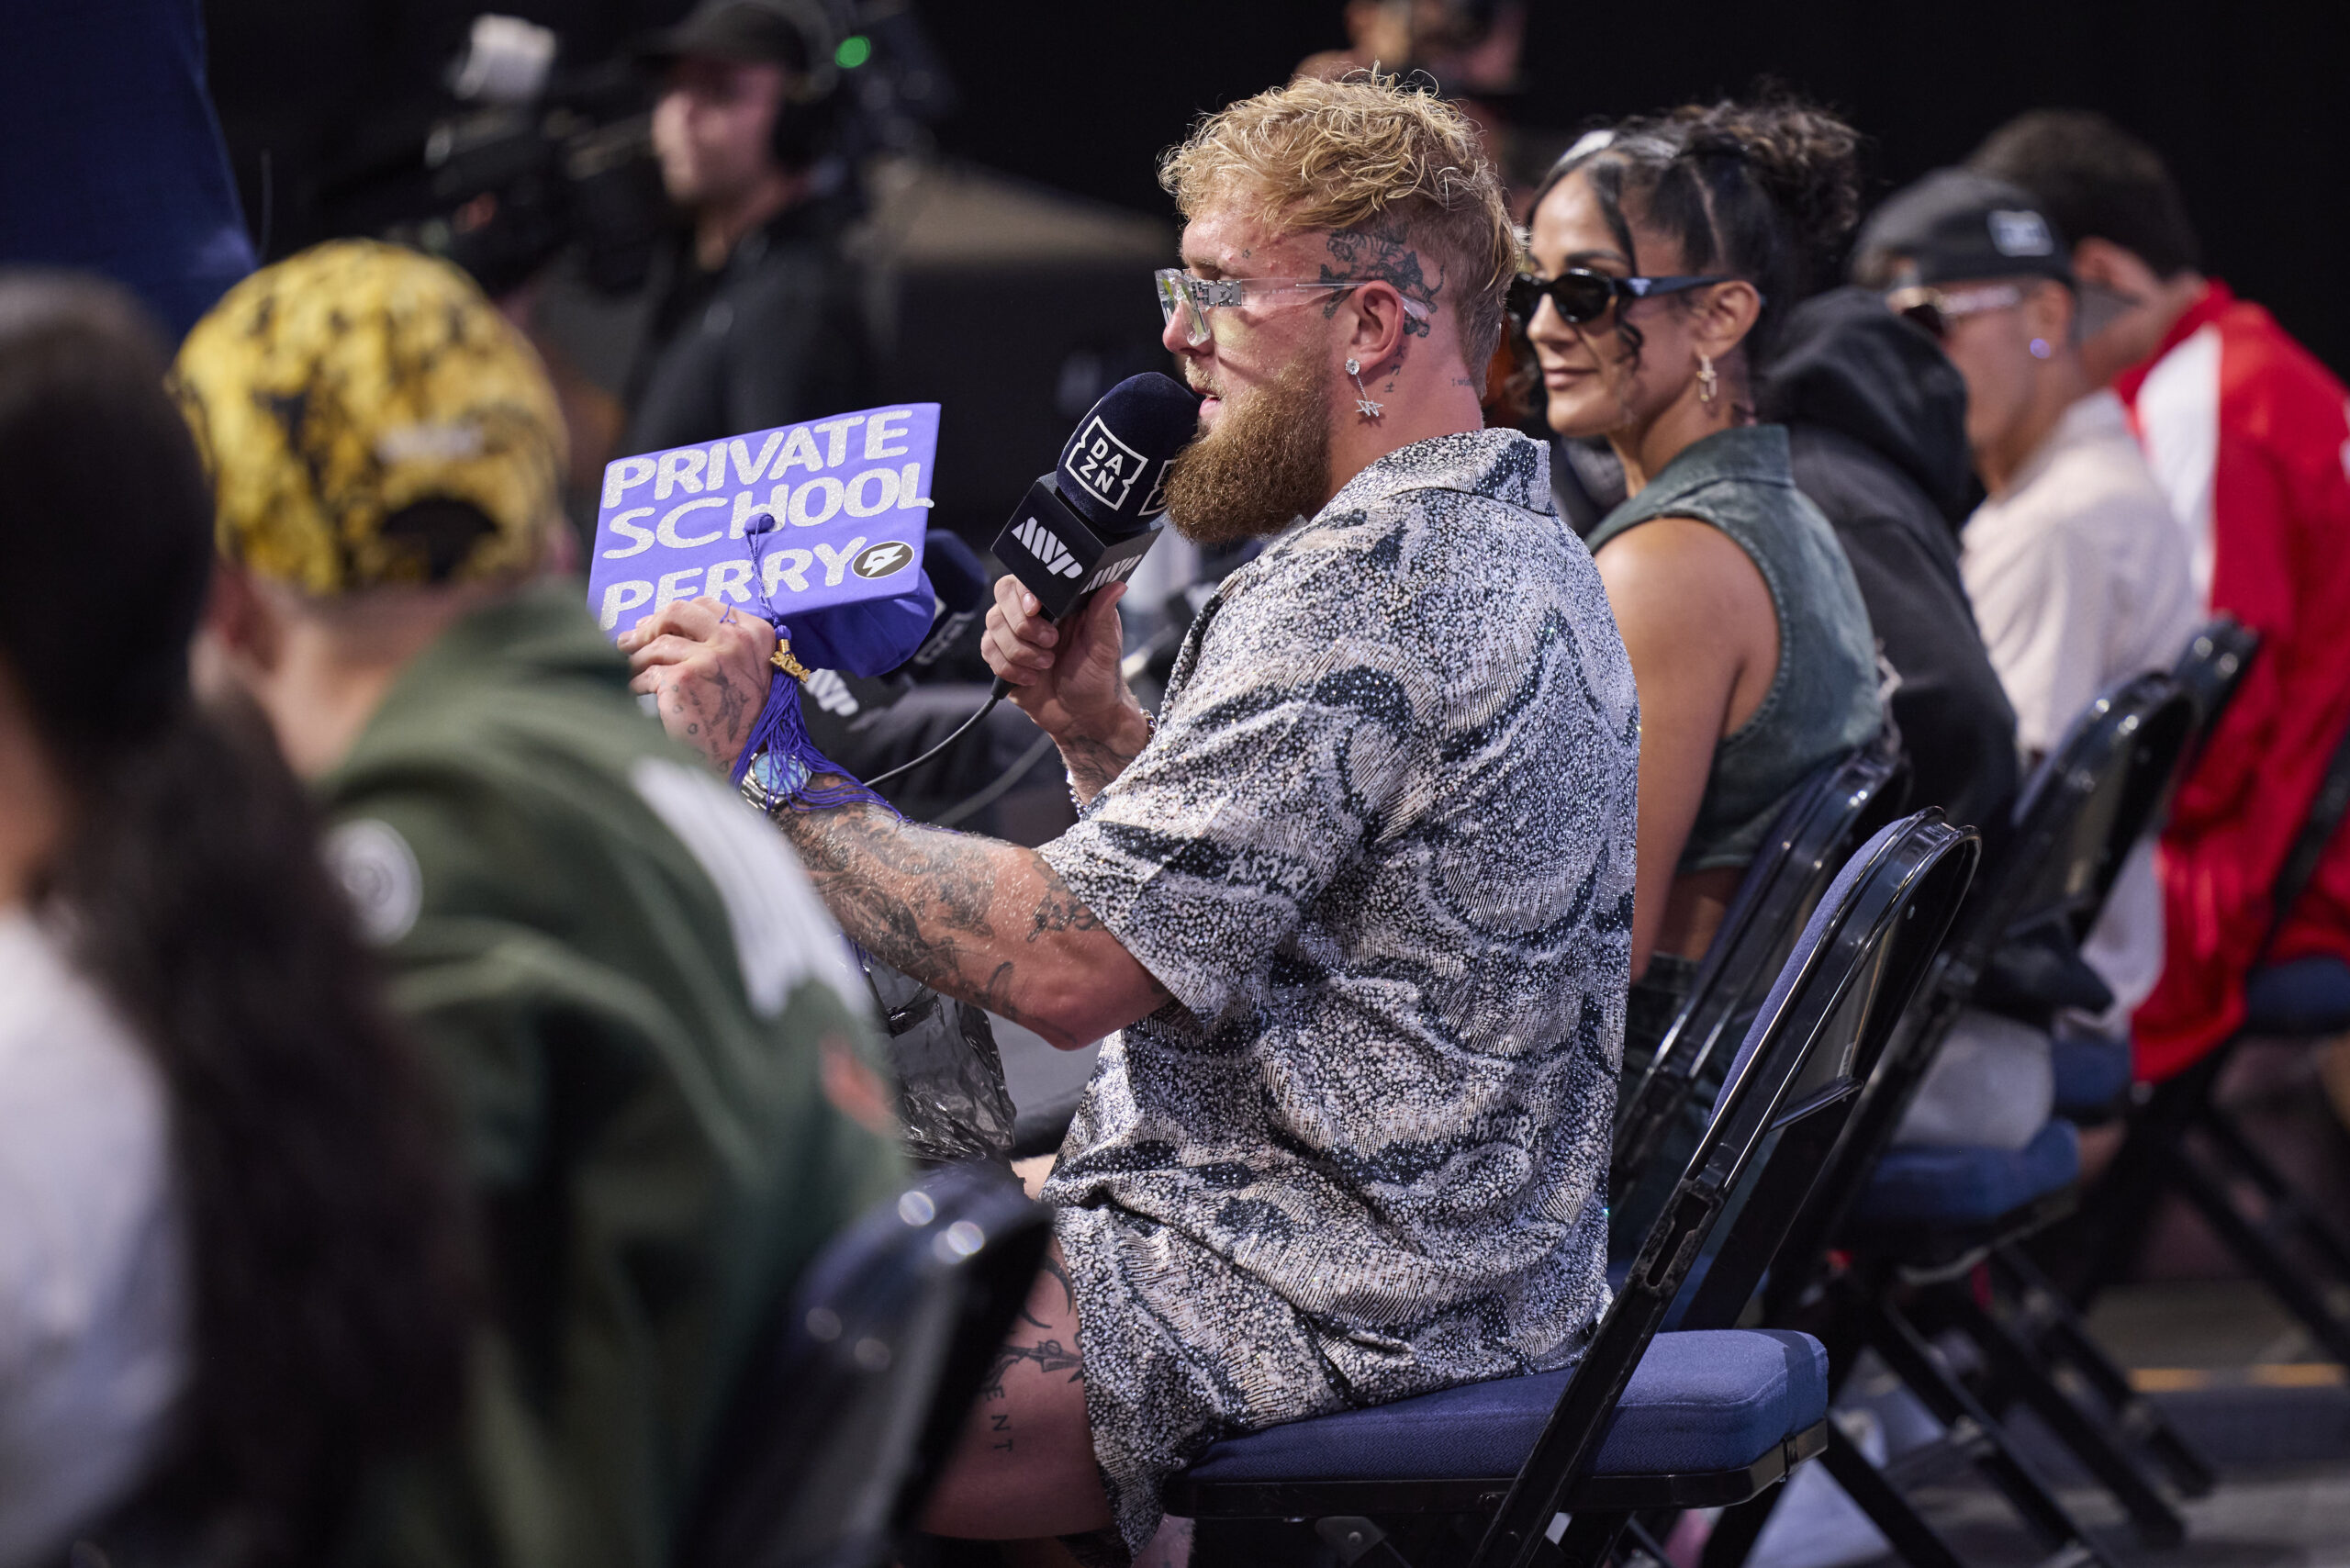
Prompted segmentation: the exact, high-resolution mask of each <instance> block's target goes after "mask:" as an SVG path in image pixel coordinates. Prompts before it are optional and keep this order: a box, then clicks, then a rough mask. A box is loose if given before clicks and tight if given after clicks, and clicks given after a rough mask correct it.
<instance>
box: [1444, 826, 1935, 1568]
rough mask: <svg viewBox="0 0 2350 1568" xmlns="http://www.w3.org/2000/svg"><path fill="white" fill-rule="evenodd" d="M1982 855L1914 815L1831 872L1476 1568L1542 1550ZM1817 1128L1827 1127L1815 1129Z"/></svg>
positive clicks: (1749, 1260)
mask: <svg viewBox="0 0 2350 1568" xmlns="http://www.w3.org/2000/svg"><path fill="white" fill-rule="evenodd" d="M1979 849H1980V840H1979V839H1978V838H1977V837H1976V835H1975V833H1974V831H1973V830H1972V829H1966V828H1953V827H1952V826H1950V825H1949V824H1948V823H1943V822H1942V820H1941V813H1940V812H1931V811H1929V812H1919V813H1918V814H1917V815H1915V816H1911V817H1908V818H1905V819H1903V820H1902V821H1900V822H1897V823H1890V824H1888V825H1887V826H1886V827H1885V828H1883V829H1881V830H1879V832H1878V833H1877V834H1876V835H1875V836H1874V837H1873V838H1872V839H1871V840H1870V841H1869V842H1868V844H1867V845H1866V846H1863V848H1862V849H1861V851H1860V852H1859V853H1857V854H1855V855H1854V856H1852V858H1851V859H1850V860H1849V861H1848V862H1847V863H1846V865H1845V867H1844V868H1843V869H1842V870H1841V871H1840V872H1839V873H1838V874H1837V876H1836V878H1835V879H1834V881H1833V882H1832V883H1831V884H1830V887H1829V888H1828V890H1827V892H1826V893H1825V895H1824V896H1823V897H1822V898H1821V899H1820V901H1819V904H1818V908H1817V909H1816V910H1815V911H1814V912H1813V913H1812V916H1811V918H1810V920H1809V921H1808V922H1807V924H1806V925H1805V927H1804V931H1803V934H1802V935H1801V937H1800V938H1799V939H1798V940H1797V941H1796V944H1795V947H1794V951H1793V952H1792V953H1790V954H1789V956H1788V958H1787V961H1786V963H1785V966H1783V967H1782V969H1781V970H1780V973H1779V976H1778V978H1777V980H1776V981H1775V983H1774V985H1773V986H1772V989H1771V994H1770V996H1769V997H1768V998H1766V999H1765V1001H1764V1002H1763V1004H1762V1010H1761V1012H1760V1013H1759V1014H1757V1016H1756V1018H1755V1021H1754V1025H1753V1026H1752V1028H1751V1030H1750V1031H1749V1032H1748V1034H1747V1037H1746V1039H1745V1041H1744V1042H1743V1044H1742V1045H1741V1046H1740V1050H1739V1053H1738V1056H1737V1058H1736V1059H1735V1061H1734V1063H1733V1065H1732V1067H1731V1069H1730V1071H1729V1077H1728V1078H1727V1079H1726V1080H1725V1081H1724V1083H1723V1087H1722V1092H1721V1096H1720V1098H1719V1100H1718V1103H1717V1106H1716V1110H1715V1114H1714V1116H1713V1120H1712V1122H1711V1124H1710V1125H1709V1126H1707V1130H1706V1134H1705V1137H1703V1138H1702V1139H1701V1140H1700V1141H1699V1143H1698V1146H1697V1148H1696V1151H1695V1154H1693V1155H1692V1156H1691V1158H1690V1160H1689V1163H1688V1166H1687V1168H1686V1169H1685V1170H1684V1173H1683V1175H1682V1178H1681V1181H1680V1182H1679V1184H1678V1185H1677V1186H1676V1187H1675V1189H1674V1191H1673V1198H1672V1201H1671V1202H1670V1203H1669V1204H1668V1205H1667V1206H1666V1209H1665V1212H1664V1215H1663V1217H1662V1219H1660V1220H1659V1221H1658V1222H1657V1225H1656V1226H1655V1228H1654V1229H1653V1230H1651V1232H1650V1234H1649V1237H1648V1239H1647V1241H1646V1243H1645V1244H1643V1246H1642V1247H1641V1249H1640V1251H1639V1257H1638V1258H1637V1259H1636V1260H1635V1261H1634V1262H1633V1265H1632V1271H1631V1274H1630V1277H1629V1278H1628V1279H1627V1280H1626V1281H1625V1282H1624V1284H1623V1286H1622V1288H1621V1289H1619V1290H1618V1291H1617V1294H1616V1301H1615V1304H1614V1305H1612V1306H1611V1307H1609V1308H1608V1311H1607V1314H1606V1316H1605V1317H1603V1318H1602V1319H1601V1320H1600V1323H1599V1327H1598V1328H1597V1330H1596V1331H1595V1334H1594V1336H1593V1338H1592V1342H1591V1345H1590V1347H1589V1348H1588V1349H1587V1350H1585V1351H1584V1353H1583V1361H1582V1362H1581V1364H1580V1365H1579V1366H1577V1368H1576V1369H1575V1372H1574V1375H1573V1376H1572V1377H1571V1378H1570V1379H1568V1381H1567V1386H1566V1387H1565V1389H1564V1390H1563V1391H1561V1394H1560V1396H1559V1402H1558V1404H1557V1405H1556V1406H1554V1407H1553V1408H1552V1410H1551V1412H1550V1420H1549V1422H1548V1423H1547V1424H1546V1425H1545V1426H1544V1428H1543V1432H1542V1436H1541V1438H1540V1439H1539V1440H1538V1441H1537V1442H1536V1444H1535V1446H1534V1450H1533V1452H1532V1453H1531V1455H1530V1456H1529V1457H1528V1458H1527V1462H1526V1465H1525V1467H1524V1468H1523V1469H1522V1470H1521V1471H1520V1472H1519V1473H1518V1476H1517V1479H1516V1482H1515V1483H1514V1484H1512V1486H1511V1487H1510V1490H1509V1493H1508V1495H1507V1496H1506V1497H1505V1499H1504V1501H1503V1503H1502V1506H1501V1508H1500V1510H1499V1511H1498V1512H1497V1513H1496V1514H1495V1515H1494V1519H1493V1522H1492V1523H1491V1525H1489V1526H1488V1528H1487V1529H1486V1532H1485V1536H1484V1539H1483V1542H1482V1543H1481V1544H1480V1545H1479V1547H1478V1549H1477V1554H1476V1556H1475V1557H1474V1558H1473V1559H1472V1563H1473V1565H1474V1568H1502V1565H1503V1564H1508V1565H1509V1568H1523V1565H1524V1564H1526V1563H1527V1562H1531V1561H1533V1560H1534V1558H1535V1556H1536V1554H1537V1553H1538V1552H1539V1551H1540V1550H1541V1549H1542V1547H1543V1545H1544V1543H1545V1535H1544V1530H1545V1527H1546V1526H1547V1525H1548V1524H1549V1522H1550V1519H1551V1518H1552V1517H1553V1516H1554V1515H1555V1514H1556V1513H1557V1512H1558V1511H1559V1508H1560V1506H1561V1503H1562V1502H1563V1500H1564V1499H1565V1497H1566V1496H1567V1495H1568V1493H1569V1492H1570V1491H1571V1490H1572V1488H1573V1487H1574V1486H1575V1485H1576V1484H1578V1483H1580V1482H1581V1480H1582V1479H1583V1475H1584V1474H1585V1473H1587V1472H1588V1471H1589V1470H1590V1468H1591V1465H1592V1462H1594V1460H1595V1459H1596V1458H1597V1456H1598V1453H1599V1447H1600V1443H1601V1441H1602V1439H1604V1438H1605V1436H1606V1431H1607V1427H1608V1422H1609V1419H1610V1417H1612V1415H1613V1413H1614V1411H1615V1408H1616V1405H1617V1400H1619V1399H1620V1398H1621V1397H1622V1396H1623V1393H1624V1389H1625V1386H1626V1384H1628V1383H1629V1382H1630V1381H1631V1377H1632V1372H1633V1369H1634V1368H1635V1367H1637V1366H1638V1365H1639V1360H1640V1357H1641V1355H1642V1353H1643V1352H1645V1351H1646V1350H1647V1349H1648V1345H1649V1341H1650V1340H1651V1338H1654V1337H1655V1335H1656V1331H1657V1327H1658V1325H1659V1324H1661V1323H1662V1321H1663V1319H1664V1316H1665V1312H1666V1310H1667V1308H1668V1307H1670V1305H1672V1302H1673V1297H1674V1295H1675V1294H1677V1293H1678V1292H1679V1291H1680V1289H1681V1286H1682V1282H1683V1281H1684V1279H1686V1278H1687V1276H1688V1273H1689V1270H1690V1267H1691V1265H1692V1264H1693V1263H1694V1262H1695V1259H1696V1257H1697V1253H1698V1250H1699V1249H1700V1248H1702V1247H1703V1246H1704V1245H1705V1242H1706V1238H1707V1234H1708V1232H1710V1231H1711V1230H1712V1228H1713V1226H1714V1224H1715V1222H1716V1220H1717V1219H1718V1217H1719V1216H1720V1215H1721V1212H1722V1209H1723V1206H1724V1204H1726V1203H1728V1201H1729V1196H1730V1194H1731V1193H1732V1192H1733V1191H1734V1190H1735V1189H1737V1188H1738V1187H1739V1186H1740V1183H1741V1182H1742V1181H1743V1180H1744V1178H1745V1176H1746V1175H1747V1173H1748V1171H1749V1170H1750V1167H1751V1164H1752V1162H1753V1161H1754V1159H1756V1157H1757V1152H1758V1150H1760V1149H1761V1148H1762V1145H1763V1143H1764V1140H1765V1139H1766V1138H1770V1137H1774V1136H1775V1137H1776V1139H1777V1147H1778V1148H1781V1149H1785V1148H1786V1147H1787V1146H1788V1145H1789V1144H1790V1143H1791V1142H1801V1143H1804V1144H1806V1145H1809V1144H1813V1143H1818V1144H1819V1145H1820V1146H1821V1147H1823V1148H1824V1147H1826V1146H1827V1145H1829V1144H1832V1143H1833V1141H1834V1137H1835V1133H1834V1127H1835V1126H1840V1125H1841V1120H1842V1117H1843V1115H1844V1114H1845V1113H1846V1108H1847V1107H1848V1105H1849V1103H1850V1102H1851V1101H1852V1097H1853V1095H1854V1093H1855V1092H1856V1091H1857V1090H1858V1088H1859V1086H1860V1081H1861V1073H1862V1071H1863V1064H1864V1063H1865V1062H1866V1061H1867V1060H1868V1059H1869V1058H1870V1057H1871V1056H1872V1055H1873V1054H1874V1051H1875V1049H1877V1048H1878V1047H1879V1045H1880V1044H1881V1042H1882V1040H1883V1038H1884V1036H1885V1035H1886V1031H1887V1030H1888V1029H1889V1028H1890V1027H1891V1025H1892V1023H1893V1020H1894V1019H1895V1018H1896V1017H1897V1016H1898V1014H1900V1012H1901V1010H1902V1009H1903V1008H1904V1007H1905V1006H1907V1005H1908V1001H1909V998H1910V996H1911V994H1912V993H1913V992H1914V991H1916V989H1917V987H1918V985H1919V982H1920V981H1921V980H1923V978H1924V976H1925V974H1926V971H1927V968H1928V965H1929V964H1930V960H1931V958H1932V955H1933V953H1934V950H1935V948H1936V947H1937V946H1938V945H1939V944H1940V942H1941V940H1942V934H1943V932H1944V931H1945V930H1946V929H1947V928H1948V926H1949V924H1950V921H1951V918H1952V916H1953V913H1955V912H1956V911H1957V909H1958V906H1959V903H1960V902H1961V900H1962V899H1963V898H1964V893H1965V890H1966V883H1967V881H1968V879H1970V878H1971V877H1972V876H1973V874H1974V869H1975V858H1976V856H1977V854H1978V853H1979ZM1816 1123H1825V1124H1826V1126H1825V1128H1824V1129H1823V1130H1820V1131H1818V1132H1817V1133H1816V1134H1815V1132H1814V1128H1815V1124H1816ZM1813 1169H1816V1167H1815V1168H1813ZM1813 1169H1807V1168H1805V1167H1804V1166H1803V1165H1802V1163H1801V1162H1800V1161H1797V1160H1795V1159H1778V1158H1776V1157H1774V1158H1773V1159H1771V1160H1770V1161H1769V1165H1768V1170H1769V1171H1770V1172H1771V1173H1774V1174H1775V1175H1778V1176H1780V1177H1782V1178H1784V1179H1785V1182H1786V1184H1787V1185H1789V1186H1791V1187H1799V1188H1801V1189H1803V1190H1805V1191H1807V1190H1808V1187H1809V1183H1810V1181H1811V1178H1812V1174H1813ZM1766 1200H1767V1202H1766ZM1799 1202H1800V1193H1796V1194H1794V1195H1792V1196H1791V1195H1789V1194H1785V1193H1777V1192H1775V1191H1774V1192H1770V1193H1760V1194H1757V1195H1756V1198H1755V1199H1754V1200H1752V1201H1750V1202H1749V1203H1748V1204H1747V1206H1746V1211H1745V1213H1744V1214H1743V1215H1741V1216H1740V1231H1741V1232H1743V1231H1744V1230H1745V1229H1746V1227H1747V1223H1748V1219H1749V1216H1751V1215H1756V1214H1757V1213H1758V1212H1761V1213H1762V1214H1764V1215H1766V1216H1777V1215H1785V1214H1787V1213H1792V1212H1793V1211H1794V1209H1795V1207H1796V1204H1798V1203H1799ZM1760 1228H1762V1227H1761V1226H1758V1229H1760ZM1777 1241H1778V1238H1777V1237H1776V1236H1774V1235H1757V1236H1756V1237H1754V1238H1752V1244H1751V1246H1747V1245H1741V1246H1740V1247H1739V1248H1737V1249H1735V1250H1734V1251H1726V1252H1725V1254H1724V1256H1723V1257H1722V1258H1720V1259H1718V1260H1716V1264H1715V1269H1716V1271H1722V1270H1725V1269H1731V1270H1735V1269H1741V1268H1753V1269H1756V1270H1758V1271H1759V1268H1760V1267H1761V1266H1762V1264H1760V1263H1757V1262H1756V1261H1755V1260H1756V1259H1757V1258H1760V1259H1762V1260H1764V1261H1765V1262H1767V1260H1768V1258H1769V1256H1770V1255H1771V1253H1772V1252H1773V1251H1774V1250H1775V1249H1776V1246H1777ZM1749 1289H1750V1291H1751V1283H1750V1285H1749Z"/></svg>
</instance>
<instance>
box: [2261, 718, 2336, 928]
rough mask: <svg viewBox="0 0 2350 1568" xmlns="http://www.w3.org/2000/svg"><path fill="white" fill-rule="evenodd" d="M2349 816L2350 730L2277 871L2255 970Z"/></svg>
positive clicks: (2331, 759) (2330, 759) (2328, 761)
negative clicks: (2264, 933) (2343, 820)
mask: <svg viewBox="0 0 2350 1568" xmlns="http://www.w3.org/2000/svg"><path fill="white" fill-rule="evenodd" d="M2345 815H2350V729H2345V730H2344V732H2343V734H2342V738H2341V739H2340V740H2338V741H2336V742H2335V743H2334V745H2333V756H2330V757H2328V758H2327V759H2326V764H2325V772H2324V773H2323V774H2322V775H2321V776H2320V777H2319V778H2318V783H2317V793H2316V794H2314V795H2312V796H2311V797H2310V810H2309V814H2308V815H2307V816H2305V817H2303V818H2302V819H2301V830H2300V832H2299V833H2297V834H2294V835H2293V843H2292V847H2291V848H2289V849H2288V850H2287V851H2286V852H2285V862H2284V864H2283V866H2281V867H2280V868H2278V869H2277V882H2276V885H2275V886H2274V887H2272V888H2271V889H2270V890H2269V893H2268V934H2267V935H2266V936H2263V937H2262V938H2261V941H2260V951H2259V954H2258V956H2257V957H2256V958H2254V960H2253V967H2254V968H2255V969H2257V968H2259V967H2260V966H2261V965H2263V964H2265V963H2266V962H2267V961H2268V952H2269V949H2270V948H2272V947H2274V946H2276V945H2277V934H2278V933H2279V932H2281V931H2283V930H2284V929H2285V919H2286V917H2287V916H2288V915H2289V914H2291V913H2293V906H2294V905H2295V904H2297V903H2299V902H2301V894H2302V893H2303V892H2305V891H2307V890H2308V889H2309V885H2310V879H2311V878H2312V877H2314V876H2316V875H2317V868H2318V865H2319V863H2320V862H2321V861H2322V860H2323V859H2324V858H2325V851H2326V846H2329V845H2331V844H2332V843H2333V835H2334V834H2336V833H2338V832H2339V831H2341V827H2342V819H2343V818H2344V816H2345Z"/></svg>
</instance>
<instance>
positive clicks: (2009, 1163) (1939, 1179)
mask: <svg viewBox="0 0 2350 1568" xmlns="http://www.w3.org/2000/svg"><path fill="white" fill-rule="evenodd" d="M2080 1174H2081V1142H2080V1135H2079V1134H2078V1133H2076V1132H2075V1131H2074V1130H2073V1124H2072V1123H2070V1122H2065V1121H2053V1122H2050V1123H2049V1124H2048V1125H2047V1126H2044V1127H2042V1128H2041V1129H2040V1131H2038V1132H2037V1133H2034V1134H2033V1135H2032V1138H2031V1142H2030V1143H2028V1144H2026V1145H2024V1146H2023V1147H2022V1148H1906V1147H1905V1148H1895V1149H1891V1150H1888V1151H1887V1152H1886V1156H1885V1158H1884V1159H1880V1160H1878V1161H1877V1165H1876V1170H1875V1172H1874V1174H1872V1175H1871V1176H1870V1177H1869V1184H1868V1190H1867V1191H1866V1192H1865V1193H1862V1194H1861V1201H1860V1204H1859V1206H1858V1207H1857V1208H1856V1209H1855V1210H1854V1212H1853V1217H1854V1218H1855V1219H1857V1220H1858V1221H1860V1222H1861V1223H1862V1224H1863V1225H1888V1224H1901V1225H1981V1224H1985V1223H1987V1222H1988V1221H1991V1220H1995V1219H1997V1218H1998V1217H1999V1216H2000V1215H2003V1214H2006V1213H2008V1212H2009V1210H2011V1209H2017V1208H2021V1207H2022V1206H2023V1205H2024V1204H2028V1203H2030V1202H2031V1200H2032V1199H2034V1198H2037V1197H2039V1196H2041V1195H2042V1193H2053V1192H2055V1191H2056V1190H2057V1189H2058V1188H2060V1187H2064V1186H2065V1185H2067V1184H2069V1183H2071V1182H2074V1181H2076V1180H2077V1179H2078V1178H2079V1176H2080Z"/></svg>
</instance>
